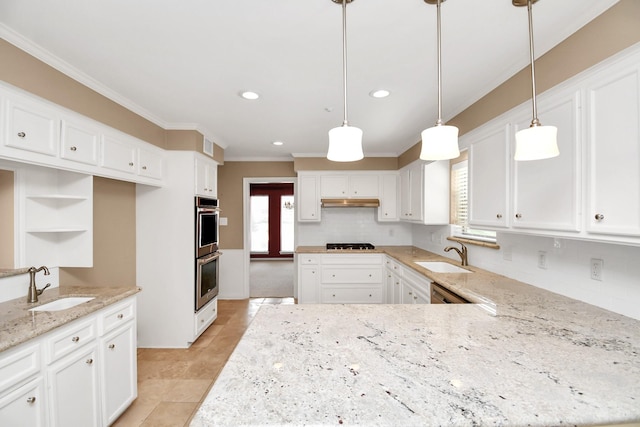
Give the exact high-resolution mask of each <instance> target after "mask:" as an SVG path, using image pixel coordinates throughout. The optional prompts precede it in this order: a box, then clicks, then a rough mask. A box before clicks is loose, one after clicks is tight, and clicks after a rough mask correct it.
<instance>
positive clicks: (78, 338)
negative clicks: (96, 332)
mask: <svg viewBox="0 0 640 427" xmlns="http://www.w3.org/2000/svg"><path fill="white" fill-rule="evenodd" d="M71 341H73V342H78V341H80V337H73V338H71Z"/></svg>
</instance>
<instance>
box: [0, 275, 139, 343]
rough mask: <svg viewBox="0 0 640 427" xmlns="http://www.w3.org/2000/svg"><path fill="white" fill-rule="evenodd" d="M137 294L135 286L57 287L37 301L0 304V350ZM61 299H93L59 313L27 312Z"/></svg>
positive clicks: (46, 292)
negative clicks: (32, 302)
mask: <svg viewBox="0 0 640 427" xmlns="http://www.w3.org/2000/svg"><path fill="white" fill-rule="evenodd" d="M138 292H140V288H138V287H132V286H130V287H122V288H112V287H88V286H86V287H81V286H77V287H76V286H74V287H59V288H53V289H47V290H46V291H44V293H43V294H42V295H40V296H39V297H38V302H37V303H34V304H29V303H28V302H27V297H26V296H25V297H21V298H17V299H13V300H10V301H6V302H3V303H0V351H4V350H7V349H9V348H11V347H14V346H17V345H18V344H22V343H23V342H26V341H28V340H30V339H32V338H35V337H37V336H39V335H42V334H44V333H46V332H49V331H51V330H53V329H55V328H57V327H58V326H62V325H64V324H66V323H69V322H71V321H73V320H75V319H78V318H80V317H82V316H86V315H87V314H90V313H93V312H94V311H97V310H100V309H101V308H104V307H106V306H108V305H111V304H113V303H115V302H118V301H120V300H122V299H124V298H127V297H129V296H131V295H135V294H136V293H138ZM65 297H94V299H92V300H91V301H88V302H86V303H82V304H80V305H77V306H75V307H73V308H69V309H67V310H60V311H39V312H38V311H29V309H30V308H33V307H37V306H39V305H43V304H46V303H49V302H51V301H55V300H57V299H60V298H65Z"/></svg>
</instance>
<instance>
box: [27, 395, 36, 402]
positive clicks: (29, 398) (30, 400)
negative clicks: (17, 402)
mask: <svg viewBox="0 0 640 427" xmlns="http://www.w3.org/2000/svg"><path fill="white" fill-rule="evenodd" d="M35 401H36V397H35V396H31V397H27V403H35Z"/></svg>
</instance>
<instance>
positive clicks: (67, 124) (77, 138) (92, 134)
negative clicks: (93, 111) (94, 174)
mask: <svg viewBox="0 0 640 427" xmlns="http://www.w3.org/2000/svg"><path fill="white" fill-rule="evenodd" d="M61 132H62V133H61V145H60V157H62V158H63V159H67V160H72V161H74V162H79V163H86V164H88V165H97V164H98V144H99V138H100V131H99V130H97V129H94V128H92V127H91V126H86V125H82V124H80V123H76V122H74V121H70V120H68V119H63V120H62V131H61Z"/></svg>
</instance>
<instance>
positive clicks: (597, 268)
mask: <svg viewBox="0 0 640 427" xmlns="http://www.w3.org/2000/svg"><path fill="white" fill-rule="evenodd" d="M603 268H604V261H602V260H601V259H598V258H591V279H592V280H599V281H602V270H603Z"/></svg>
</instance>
